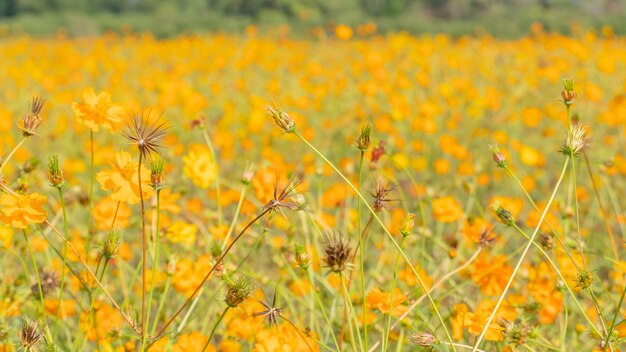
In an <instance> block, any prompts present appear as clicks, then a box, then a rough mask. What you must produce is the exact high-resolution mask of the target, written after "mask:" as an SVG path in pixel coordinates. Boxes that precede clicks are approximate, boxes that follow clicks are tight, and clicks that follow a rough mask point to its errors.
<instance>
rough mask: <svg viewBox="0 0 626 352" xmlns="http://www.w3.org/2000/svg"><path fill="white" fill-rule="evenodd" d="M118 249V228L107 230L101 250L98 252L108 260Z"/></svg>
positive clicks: (115, 254) (114, 255)
mask: <svg viewBox="0 0 626 352" xmlns="http://www.w3.org/2000/svg"><path fill="white" fill-rule="evenodd" d="M119 250H120V231H119V229H113V230H111V231H109V235H108V236H107V239H106V240H105V241H104V245H103V246H102V250H101V251H100V253H101V254H102V256H103V257H104V258H105V259H106V260H110V259H112V258H115V257H116V256H117V252H118V251H119Z"/></svg>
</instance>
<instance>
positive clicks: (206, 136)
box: [202, 124, 222, 225]
mask: <svg viewBox="0 0 626 352" xmlns="http://www.w3.org/2000/svg"><path fill="white" fill-rule="evenodd" d="M202 136H203V137H204V141H205V142H206V144H207V146H208V147H209V150H210V151H211V158H212V159H213V164H214V165H215V196H216V198H217V224H218V225H221V224H222V202H221V196H220V187H221V186H220V169H219V164H218V163H217V157H216V154H215V148H213V143H211V138H210V137H209V133H208V132H207V130H206V128H205V126H204V124H203V125H202Z"/></svg>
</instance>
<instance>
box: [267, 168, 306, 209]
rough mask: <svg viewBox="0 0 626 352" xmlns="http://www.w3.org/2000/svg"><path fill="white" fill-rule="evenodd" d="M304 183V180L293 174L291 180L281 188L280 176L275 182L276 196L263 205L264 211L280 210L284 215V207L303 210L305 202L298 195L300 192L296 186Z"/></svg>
mask: <svg viewBox="0 0 626 352" xmlns="http://www.w3.org/2000/svg"><path fill="white" fill-rule="evenodd" d="M300 184H302V180H301V179H300V178H298V177H296V176H292V177H291V178H290V179H289V181H287V183H286V184H285V185H284V186H283V187H282V188H281V189H280V190H279V189H278V178H277V179H276V183H275V184H274V198H273V199H272V200H270V201H269V202H267V204H265V206H264V207H263V211H270V212H272V211H273V212H280V213H281V214H282V215H283V216H285V213H284V212H283V208H286V209H289V210H294V211H297V210H302V209H303V208H304V205H303V203H302V202H301V201H300V199H298V198H297V197H296V195H297V194H298V193H297V192H296V188H297V187H298V186H299V185H300Z"/></svg>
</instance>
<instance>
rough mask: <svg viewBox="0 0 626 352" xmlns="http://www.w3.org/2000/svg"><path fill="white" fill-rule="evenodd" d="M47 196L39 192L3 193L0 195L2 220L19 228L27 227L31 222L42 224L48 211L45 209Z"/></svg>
mask: <svg viewBox="0 0 626 352" xmlns="http://www.w3.org/2000/svg"><path fill="white" fill-rule="evenodd" d="M46 201H47V200H46V197H44V196H42V195H41V194H39V193H33V194H3V195H2V197H0V220H2V221H3V222H4V223H5V224H7V225H11V226H13V227H15V228H17V229H25V228H26V227H28V225H29V224H40V223H42V222H44V221H45V220H46V217H47V216H48V213H46V211H45V210H43V205H44V204H46Z"/></svg>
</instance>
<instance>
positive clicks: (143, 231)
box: [137, 153, 148, 337]
mask: <svg viewBox="0 0 626 352" xmlns="http://www.w3.org/2000/svg"><path fill="white" fill-rule="evenodd" d="M142 161H143V153H139V163H138V164H137V178H138V181H139V202H140V203H141V335H142V336H144V337H145V332H146V269H147V268H148V263H146V254H147V252H148V246H147V243H146V209H145V205H144V202H143V186H142V184H141V162H142Z"/></svg>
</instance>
